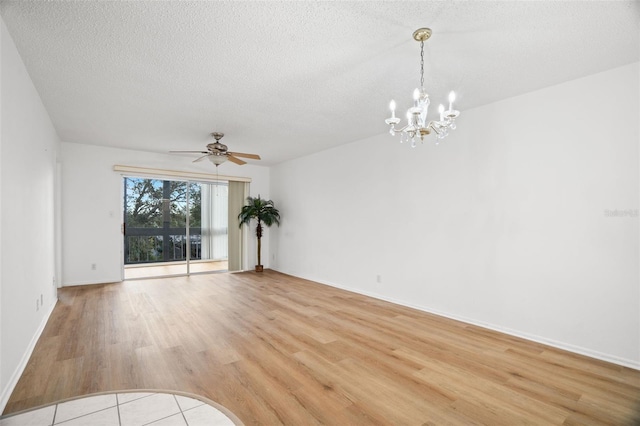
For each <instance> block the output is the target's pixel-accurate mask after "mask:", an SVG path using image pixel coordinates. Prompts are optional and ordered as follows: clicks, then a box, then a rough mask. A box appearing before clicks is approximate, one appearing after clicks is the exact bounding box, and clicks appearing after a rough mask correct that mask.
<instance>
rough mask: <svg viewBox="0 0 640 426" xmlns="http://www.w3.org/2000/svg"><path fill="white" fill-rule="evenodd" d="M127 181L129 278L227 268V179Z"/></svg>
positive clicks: (126, 249) (126, 236)
mask: <svg viewBox="0 0 640 426" xmlns="http://www.w3.org/2000/svg"><path fill="white" fill-rule="evenodd" d="M123 181H124V270H125V273H124V277H125V279H134V278H148V277H157V276H171V275H184V274H189V273H200V272H211V271H217V270H226V269H227V250H228V249H227V205H228V201H227V199H228V197H227V188H228V185H227V183H226V182H224V183H205V182H189V181H178V180H168V179H152V178H143V177H124V178H123Z"/></svg>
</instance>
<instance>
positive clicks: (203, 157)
mask: <svg viewBox="0 0 640 426" xmlns="http://www.w3.org/2000/svg"><path fill="white" fill-rule="evenodd" d="M208 156H209V154H206V155H203V156H202V157H198V158H196V159H195V160H193V162H194V163H197V162H199V161H202V160H204V159H205V158H207V157H208Z"/></svg>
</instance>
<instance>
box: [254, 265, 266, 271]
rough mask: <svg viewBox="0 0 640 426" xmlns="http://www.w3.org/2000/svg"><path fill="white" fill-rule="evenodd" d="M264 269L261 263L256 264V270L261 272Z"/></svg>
mask: <svg viewBox="0 0 640 426" xmlns="http://www.w3.org/2000/svg"><path fill="white" fill-rule="evenodd" d="M263 270H264V266H263V265H256V272H262V271H263Z"/></svg>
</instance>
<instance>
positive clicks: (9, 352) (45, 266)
mask: <svg viewBox="0 0 640 426" xmlns="http://www.w3.org/2000/svg"><path fill="white" fill-rule="evenodd" d="M0 34H1V36H0V40H1V41H0V43H1V44H0V55H1V57H0V63H1V83H0V89H1V90H0V102H1V108H0V113H1V119H0V121H1V122H2V126H1V128H0V165H1V169H0V170H1V171H0V199H1V200H2V204H1V205H0V235H1V236H2V238H1V244H0V411H2V410H3V409H4V406H5V405H6V402H7V400H8V398H9V396H10V393H11V391H12V390H13V387H14V386H15V384H16V382H17V380H18V378H19V376H20V374H21V373H22V371H23V369H24V366H25V364H26V361H27V360H28V357H29V356H30V354H31V351H32V349H33V347H34V345H35V342H36V341H37V338H38V337H39V335H40V333H41V331H42V329H43V327H44V325H45V323H46V320H47V319H48V317H49V314H50V313H51V311H52V309H53V306H54V305H55V302H56V300H57V299H56V288H55V285H54V278H55V277H54V273H55V272H54V259H55V253H54V247H55V244H54V201H53V200H54V180H55V161H56V160H55V159H56V153H57V149H58V139H57V136H56V132H55V129H54V128H53V125H52V124H51V120H50V119H49V115H48V114H47V111H46V110H45V108H44V106H43V104H42V101H41V100H40V97H39V95H38V93H37V92H36V89H35V88H34V86H33V83H32V82H31V79H30V78H29V75H28V74H27V71H26V69H25V67H24V64H23V63H22V60H21V58H20V56H19V54H18V52H17V50H16V47H15V45H14V44H13V41H12V39H11V36H10V35H9V33H8V32H7V29H6V27H5V24H4V21H1V22H0ZM41 295H42V296H41ZM41 297H42V303H40V300H41Z"/></svg>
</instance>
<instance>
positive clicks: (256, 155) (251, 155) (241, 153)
mask: <svg viewBox="0 0 640 426" xmlns="http://www.w3.org/2000/svg"><path fill="white" fill-rule="evenodd" d="M229 154H231V155H235V156H236V157H244V158H251V159H253V160H261V158H260V156H259V155H258V154H245V153H244V152H230V153H229Z"/></svg>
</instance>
